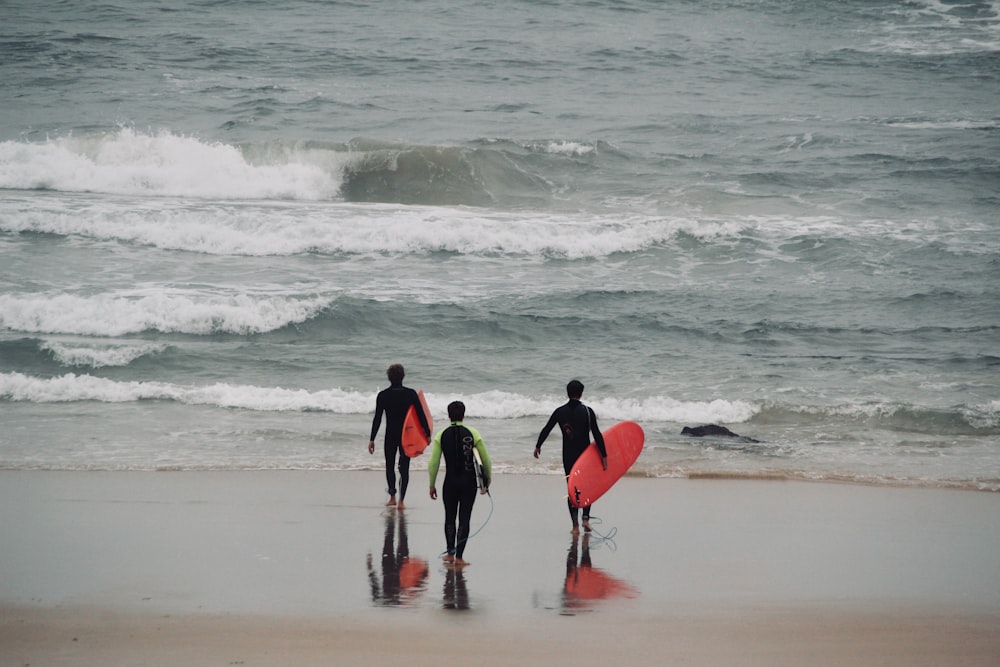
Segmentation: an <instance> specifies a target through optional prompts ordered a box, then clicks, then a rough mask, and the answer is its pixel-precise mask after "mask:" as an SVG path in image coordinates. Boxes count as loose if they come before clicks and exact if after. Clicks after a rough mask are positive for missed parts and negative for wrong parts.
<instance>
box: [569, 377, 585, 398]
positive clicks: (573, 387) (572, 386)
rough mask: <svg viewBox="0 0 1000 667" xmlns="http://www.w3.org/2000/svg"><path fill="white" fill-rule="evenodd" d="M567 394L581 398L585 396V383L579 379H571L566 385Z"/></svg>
mask: <svg viewBox="0 0 1000 667" xmlns="http://www.w3.org/2000/svg"><path fill="white" fill-rule="evenodd" d="M566 395H567V396H569V397H570V398H580V397H581V396H583V383H582V382H580V381H579V380H570V381H569V384H567V385H566Z"/></svg>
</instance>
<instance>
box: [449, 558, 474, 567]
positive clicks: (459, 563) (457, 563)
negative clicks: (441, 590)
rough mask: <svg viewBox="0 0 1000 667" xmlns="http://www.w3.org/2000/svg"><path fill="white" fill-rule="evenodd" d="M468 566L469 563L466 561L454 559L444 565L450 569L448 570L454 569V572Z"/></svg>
mask: <svg viewBox="0 0 1000 667" xmlns="http://www.w3.org/2000/svg"><path fill="white" fill-rule="evenodd" d="M468 564H469V561H467V560H462V559H461V558H455V559H454V560H452V561H451V562H450V563H446V565H447V566H448V567H450V568H454V569H456V570H461V569H462V568H463V567H465V566H466V565H468Z"/></svg>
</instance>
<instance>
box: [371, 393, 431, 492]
mask: <svg viewBox="0 0 1000 667" xmlns="http://www.w3.org/2000/svg"><path fill="white" fill-rule="evenodd" d="M411 405H415V406H417V418H418V419H419V420H420V425H421V426H423V428H424V433H426V434H427V437H430V435H431V430H430V428H428V426H427V416H426V415H425V414H424V410H423V406H421V405H420V397H419V396H417V392H416V391H414V390H413V389H410V388H409V387H404V386H403V385H402V384H394V385H392V386H391V387H387V388H385V389H383V390H382V391H380V392H379V393H378V397H377V398H376V399H375V419H374V420H373V421H372V436H371V438H369V440H375V436H376V435H378V429H379V427H380V426H381V425H382V413H383V412H384V413H385V481H386V484H387V485H388V489H387V490H388V492H389V495H390V496H395V495H396V473H395V472H394V471H393V469H392V468H393V466H394V465H395V464H396V453H397V452H398V453H399V499H400V500H403V498H405V497H406V487H407V486H408V485H409V483H410V457H409V456H407V455H406V453H405V452H403V422H404V421H406V411H407V410H409V409H410V406H411Z"/></svg>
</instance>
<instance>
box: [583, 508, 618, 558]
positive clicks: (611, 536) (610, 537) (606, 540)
mask: <svg viewBox="0 0 1000 667" xmlns="http://www.w3.org/2000/svg"><path fill="white" fill-rule="evenodd" d="M595 523H596V524H598V525H600V524H602V523H604V519H602V518H601V517H599V516H591V517H590V532H591V533H593V534H594V535H596V536H597V544H596V545H592V546H600V545H601V544H607V545H608V548H609V549H610V550H611V551H614V550H615V549H617V548H618V545H617V544H615V535H617V534H618V527H617V526H612V527H611V530H609V531H608V532H607V534H604V533H602V532H600V531H599V530H594V524H595Z"/></svg>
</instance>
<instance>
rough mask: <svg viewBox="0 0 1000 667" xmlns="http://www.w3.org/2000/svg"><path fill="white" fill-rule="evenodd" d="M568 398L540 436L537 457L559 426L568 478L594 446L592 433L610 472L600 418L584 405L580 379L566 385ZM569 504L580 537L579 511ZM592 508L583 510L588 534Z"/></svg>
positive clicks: (568, 502) (584, 523)
mask: <svg viewBox="0 0 1000 667" xmlns="http://www.w3.org/2000/svg"><path fill="white" fill-rule="evenodd" d="M566 395H567V396H568V397H569V401H568V402H567V403H565V404H563V405H560V406H559V407H558V408H556V409H555V411H554V412H553V413H552V416H551V417H549V421H548V423H547V424H545V428H543V429H542V432H541V433H540V434H539V436H538V444H536V445H535V458H536V459H537V458H538V456H539V455H540V454H541V453H542V443H543V442H545V438H547V437H549V433H550V432H551V431H552V429H553V428H555V425H556V424H559V428H560V430H562V436H563V449H562V459H563V470H565V471H566V475H567V477H568V476H569V473H570V471H571V470H573V464H574V463H576V460H577V459H578V458H580V455H581V454H583V452H584V450H586V449H587V447H588V446H590V434H591V433H593V434H594V442H595V443H596V444H597V449H598V450H599V451H600V452H601V465H602V466H603V467H604V469H605V470H607V469H608V450H607V449H606V448H605V447H604V436H603V435H601V429H599V428H598V427H597V415H596V414H594V411H593V410H591V409H590V408H589V407H588V406H586V405H584V404H583V403H581V402H580V398H581V397H582V396H583V383H582V382H580V381H579V380H571V381H570V382H569V384H567V385H566ZM566 504H567V506H569V516H570V518H571V519H572V520H573V534H574V535H576V534H578V533H579V532H580V523H579V512H578V510H577V508H575V507H573V503H571V502H570V501H569V499H567V500H566ZM591 507H592V505H588V506H587V507H584V508H583V529H584V530H585V531H587V532H588V533H589V532H590V508H591Z"/></svg>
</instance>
